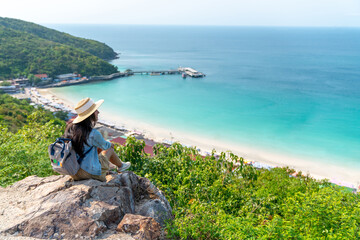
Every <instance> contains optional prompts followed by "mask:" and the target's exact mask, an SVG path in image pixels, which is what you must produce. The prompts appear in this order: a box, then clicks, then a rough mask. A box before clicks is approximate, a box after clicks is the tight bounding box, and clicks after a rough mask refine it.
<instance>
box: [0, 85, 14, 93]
mask: <svg viewBox="0 0 360 240" xmlns="http://www.w3.org/2000/svg"><path fill="white" fill-rule="evenodd" d="M17 91H18V89H17V88H16V87H15V86H14V85H11V86H0V92H4V93H16V92H17Z"/></svg>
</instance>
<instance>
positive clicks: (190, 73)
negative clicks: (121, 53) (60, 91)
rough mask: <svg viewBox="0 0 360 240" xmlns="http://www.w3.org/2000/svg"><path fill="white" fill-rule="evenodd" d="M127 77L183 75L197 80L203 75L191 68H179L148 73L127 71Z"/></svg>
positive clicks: (203, 75) (149, 71)
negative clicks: (137, 75)
mask: <svg viewBox="0 0 360 240" xmlns="http://www.w3.org/2000/svg"><path fill="white" fill-rule="evenodd" d="M127 73H128V74H129V75H133V74H141V75H172V74H185V76H189V77H194V78H199V77H205V76H206V75H205V74H204V73H201V72H198V71H196V70H195V69H193V68H189V67H186V68H183V67H179V68H178V69H173V70H148V71H129V72H127Z"/></svg>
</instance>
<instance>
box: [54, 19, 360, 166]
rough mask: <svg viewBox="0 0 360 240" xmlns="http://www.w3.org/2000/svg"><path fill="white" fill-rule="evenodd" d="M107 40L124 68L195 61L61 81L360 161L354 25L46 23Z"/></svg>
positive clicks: (305, 150)
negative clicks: (191, 71)
mask: <svg viewBox="0 0 360 240" xmlns="http://www.w3.org/2000/svg"><path fill="white" fill-rule="evenodd" d="M50 27H53V28H56V29H59V30H61V31H65V32H68V33H71V34H73V35H76V36H81V37H86V38H92V39H96V40H99V41H101V42H105V43H106V44H108V45H109V46H111V47H112V48H113V49H115V51H117V52H120V53H121V55H120V58H119V59H117V60H114V61H112V63H113V64H114V65H116V66H118V67H119V69H120V70H125V69H128V68H130V69H132V70H153V69H154V70H159V69H165V70H166V69H175V68H177V67H179V66H189V67H193V68H195V69H197V70H199V71H201V72H204V73H205V74H206V75H207V76H206V77H205V78H202V79H191V78H187V79H182V78H181V76H180V75H165V76H147V75H142V76H141V75H137V76H132V77H128V78H120V79H116V80H112V81H108V82H100V83H94V84H88V85H77V86H71V87H65V88H59V89H56V90H55V91H56V92H57V93H58V94H61V95H63V96H66V97H68V98H72V99H74V101H78V100H80V99H81V98H82V97H85V96H91V97H92V98H93V99H95V100H96V99H100V98H103V99H105V103H104V105H103V108H104V110H106V111H112V112H114V114H119V115H122V116H129V117H131V118H134V119H141V120H143V121H146V122H150V123H152V124H155V125H158V126H162V127H164V128H166V129H169V131H171V129H174V130H175V129H176V130H180V131H185V132H192V133H193V134H196V135H199V136H203V137H209V138H217V139H218V140H220V141H221V140H224V141H225V140H226V141H232V142H236V143H239V144H244V145H246V146H251V147H255V148H260V149H271V150H273V151H275V152H282V153H284V154H289V155H296V156H298V157H302V158H311V159H316V161H319V162H326V163H331V164H339V165H344V166H348V167H352V168H354V167H356V168H360V147H359V146H360V127H359V126H360V95H359V90H360V68H359V66H360V29H357V28H260V27H258V28H256V27H181V26H177V27H170V26H117V25H85V26H84V25H80V26H79V25H51V26H50Z"/></svg>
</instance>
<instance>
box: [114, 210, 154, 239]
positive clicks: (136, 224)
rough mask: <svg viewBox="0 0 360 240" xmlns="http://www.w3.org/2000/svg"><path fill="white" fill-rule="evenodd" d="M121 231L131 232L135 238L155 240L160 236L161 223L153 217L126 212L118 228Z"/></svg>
mask: <svg viewBox="0 0 360 240" xmlns="http://www.w3.org/2000/svg"><path fill="white" fill-rule="evenodd" d="M116 230H117V231H119V232H124V233H130V234H131V236H132V237H133V238H135V239H148V240H155V239H159V238H160V234H161V231H160V224H159V223H158V222H156V221H155V220H154V219H153V218H152V217H144V216H141V215H134V214H126V215H125V216H124V218H123V219H122V220H121V222H120V223H119V225H118V227H117V228H116Z"/></svg>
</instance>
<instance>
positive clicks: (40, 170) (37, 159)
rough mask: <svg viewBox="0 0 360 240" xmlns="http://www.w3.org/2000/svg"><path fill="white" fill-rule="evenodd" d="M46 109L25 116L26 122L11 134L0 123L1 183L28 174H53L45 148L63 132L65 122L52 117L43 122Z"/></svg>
mask: <svg viewBox="0 0 360 240" xmlns="http://www.w3.org/2000/svg"><path fill="white" fill-rule="evenodd" d="M44 119H46V112H45V111H35V112H33V113H32V114H30V115H29V116H28V124H27V125H24V126H23V127H22V128H21V129H20V130H19V131H18V132H16V133H12V132H10V131H8V129H7V128H6V127H4V126H0V185H1V186H7V185H10V184H12V183H14V182H16V181H19V180H21V179H23V178H25V177H27V176H31V175H37V176H41V177H45V176H50V175H53V174H54V171H53V170H52V168H51V165H50V163H49V155H48V153H47V147H48V146H49V144H50V143H52V142H54V140H55V139H56V138H57V137H59V136H60V135H62V134H63V131H64V126H65V123H64V122H62V124H55V123H54V121H55V120H50V121H48V122H46V123H45V124H44V123H43V120H44Z"/></svg>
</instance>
